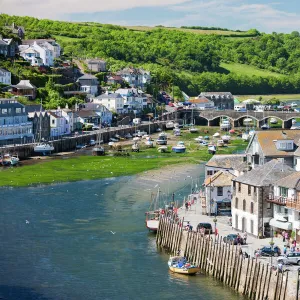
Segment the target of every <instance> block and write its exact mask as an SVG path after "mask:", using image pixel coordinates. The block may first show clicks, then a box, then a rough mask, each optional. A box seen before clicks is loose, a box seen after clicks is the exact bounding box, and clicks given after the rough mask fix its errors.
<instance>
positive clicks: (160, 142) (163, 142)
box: [156, 140, 168, 145]
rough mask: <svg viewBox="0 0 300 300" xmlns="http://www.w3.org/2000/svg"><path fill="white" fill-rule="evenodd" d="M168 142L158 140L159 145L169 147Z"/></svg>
mask: <svg viewBox="0 0 300 300" xmlns="http://www.w3.org/2000/svg"><path fill="white" fill-rule="evenodd" d="M167 143H168V142H167V140H156V144H157V145H167Z"/></svg>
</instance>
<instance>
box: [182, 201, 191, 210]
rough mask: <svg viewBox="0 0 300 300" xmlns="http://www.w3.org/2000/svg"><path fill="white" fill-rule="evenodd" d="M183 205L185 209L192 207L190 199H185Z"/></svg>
mask: <svg viewBox="0 0 300 300" xmlns="http://www.w3.org/2000/svg"><path fill="white" fill-rule="evenodd" d="M184 206H185V210H186V211H188V210H191V207H192V203H191V201H185V203H184Z"/></svg>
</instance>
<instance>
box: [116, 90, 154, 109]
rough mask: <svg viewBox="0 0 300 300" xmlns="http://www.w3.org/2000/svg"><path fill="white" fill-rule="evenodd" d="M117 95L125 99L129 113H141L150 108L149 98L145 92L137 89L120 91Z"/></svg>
mask: <svg viewBox="0 0 300 300" xmlns="http://www.w3.org/2000/svg"><path fill="white" fill-rule="evenodd" d="M116 93H118V94H120V95H121V96H122V97H123V99H124V108H125V109H126V110H127V111H132V110H137V111H141V110H143V109H144V108H146V107H147V106H148V97H147V95H146V94H145V93H143V91H141V90H139V89H135V88H131V89H118V90H116Z"/></svg>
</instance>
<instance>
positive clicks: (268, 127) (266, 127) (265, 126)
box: [260, 124, 270, 130]
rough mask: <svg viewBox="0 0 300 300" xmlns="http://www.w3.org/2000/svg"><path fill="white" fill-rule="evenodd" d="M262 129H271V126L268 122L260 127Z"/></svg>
mask: <svg viewBox="0 0 300 300" xmlns="http://www.w3.org/2000/svg"><path fill="white" fill-rule="evenodd" d="M260 128H261V129H262V130H267V129H270V126H269V125H268V124H264V125H262V126H261V127H260Z"/></svg>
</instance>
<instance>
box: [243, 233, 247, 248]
mask: <svg viewBox="0 0 300 300" xmlns="http://www.w3.org/2000/svg"><path fill="white" fill-rule="evenodd" d="M243 238H244V244H245V245H246V244H247V232H246V231H245V232H244V235H243Z"/></svg>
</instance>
